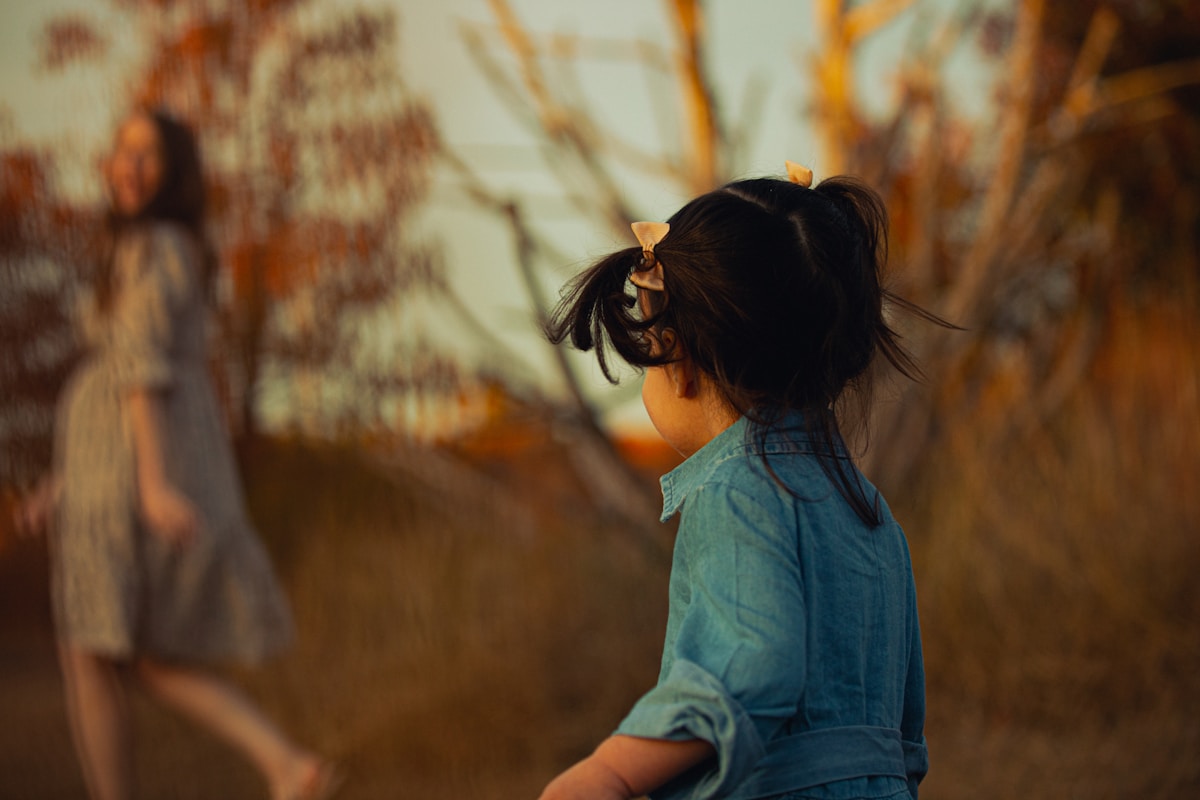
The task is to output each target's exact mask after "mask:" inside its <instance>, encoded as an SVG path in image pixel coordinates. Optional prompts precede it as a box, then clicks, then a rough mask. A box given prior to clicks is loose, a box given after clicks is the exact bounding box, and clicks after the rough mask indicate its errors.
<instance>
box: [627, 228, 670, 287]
mask: <svg viewBox="0 0 1200 800" xmlns="http://www.w3.org/2000/svg"><path fill="white" fill-rule="evenodd" d="M630 227H631V228H633V235H634V236H636V237H637V240H638V242H639V243H640V244H641V245H642V263H640V264H638V266H637V267H636V268H635V269H634V271H633V272H631V273H629V282H630V283H632V284H633V285H634V286H637V287H639V288H641V289H649V290H650V291H652V292H661V291H663V290H664V289H665V288H666V286H665V285H664V284H663V269H662V264H660V263H659V262H658V259H656V258H655V257H654V245H656V244H658V243H659V242H661V241H662V240H663V237H664V236H666V235H667V231H669V230H671V226H670V225H668V224H667V223H665V222H635V223H633V224H632V225H631V226H630Z"/></svg>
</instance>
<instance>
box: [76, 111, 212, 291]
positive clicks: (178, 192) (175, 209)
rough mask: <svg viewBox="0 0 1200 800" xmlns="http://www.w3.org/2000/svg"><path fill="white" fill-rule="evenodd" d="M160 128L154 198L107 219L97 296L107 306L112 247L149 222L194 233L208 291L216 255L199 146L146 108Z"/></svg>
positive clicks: (165, 115)
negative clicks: (138, 208) (210, 236)
mask: <svg viewBox="0 0 1200 800" xmlns="http://www.w3.org/2000/svg"><path fill="white" fill-rule="evenodd" d="M140 113H142V114H144V115H145V116H146V117H147V118H148V119H149V120H150V121H151V122H152V123H154V127H155V128H156V129H157V131H158V138H159V141H160V142H161V143H162V149H163V179H162V184H161V185H160V186H159V187H158V191H157V192H155V194H154V197H152V198H151V199H150V202H149V203H147V204H146V206H145V207H144V208H142V209H141V211H139V212H138V213H137V214H135V215H133V216H128V215H124V214H121V213H120V212H119V211H117V210H116V209H115V208H110V209H109V211H108V213H107V215H106V217H105V226H106V228H107V231H108V234H109V241H110V245H109V247H108V248H107V251H108V252H107V253H106V254H105V255H104V257H103V258H102V260H101V262H100V268H99V269H98V270H97V273H96V284H95V292H96V300H97V303H98V305H99V307H100V308H101V309H104V310H106V311H107V310H108V309H109V308H110V307H111V305H112V299H113V255H114V253H113V249H114V248H113V246H112V244H113V243H115V242H116V240H117V239H118V238H119V237H120V236H121V234H123V233H125V232H127V231H129V230H132V229H134V228H137V227H139V226H141V225H144V224H146V223H147V222H152V221H159V222H176V223H179V224H180V225H182V226H183V227H184V228H186V229H187V231H188V232H189V233H191V234H192V236H193V238H194V239H195V240H196V243H197V244H198V245H199V247H200V250H201V262H202V274H201V284H202V286H203V288H204V290H205V294H206V295H207V294H209V291H208V290H209V288H210V287H211V284H212V278H213V273H214V272H215V271H216V256H215V253H214V252H213V249H212V245H211V243H210V242H209V240H208V235H207V233H206V231H205V218H206V211H207V209H206V197H205V191H204V170H203V168H202V166H201V163H200V148H199V146H198V144H197V142H196V137H195V134H193V133H192V131H191V129H190V128H189V127H188V126H187V125H185V124H183V123H182V122H180V121H179V120H177V119H175V118H174V117H172V116H171V115H170V114H168V113H166V112H165V111H162V110H159V109H152V110H144V111H141V112H140Z"/></svg>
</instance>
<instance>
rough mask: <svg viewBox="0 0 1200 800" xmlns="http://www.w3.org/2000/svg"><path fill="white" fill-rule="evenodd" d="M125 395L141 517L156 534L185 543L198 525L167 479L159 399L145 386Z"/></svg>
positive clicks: (186, 504) (196, 531)
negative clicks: (131, 431) (135, 464)
mask: <svg viewBox="0 0 1200 800" xmlns="http://www.w3.org/2000/svg"><path fill="white" fill-rule="evenodd" d="M126 397H127V400H128V404H129V421H130V425H131V427H132V428H133V448H134V458H135V461H136V463H137V490H138V501H139V503H140V505H141V512H142V517H143V519H144V520H145V522H146V525H147V526H148V527H149V528H150V530H151V531H152V532H153V533H154V534H156V535H157V536H160V537H162V538H163V539H164V540H166V541H168V542H170V543H172V544H175V545H179V546H187V545H188V544H190V543H191V542H192V540H193V539H195V537H196V534H197V533H198V531H199V528H200V524H199V519H198V516H197V514H196V510H195V509H194V508H193V507H192V504H191V503H190V502H188V500H187V498H186V497H184V496H183V495H182V494H180V493H179V491H178V490H177V489H176V488H175V487H174V486H172V485H171V482H170V480H169V479H168V478H167V470H166V461H165V458H164V449H163V447H164V444H165V440H164V437H163V424H162V400H161V398H160V396H159V395H158V394H157V393H155V392H154V391H152V390H150V389H146V388H137V389H133V390H131V391H130V392H129V394H128V395H127V396H126Z"/></svg>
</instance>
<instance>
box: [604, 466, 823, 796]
mask: <svg viewBox="0 0 1200 800" xmlns="http://www.w3.org/2000/svg"><path fill="white" fill-rule="evenodd" d="M775 519H776V515H774V514H772V513H771V512H769V511H768V510H767V509H765V508H764V507H763V506H762V505H761V504H760V503H759V502H758V501H757V500H756V499H755V498H752V497H750V496H749V495H748V494H746V493H745V492H741V491H739V490H737V489H735V488H732V487H728V486H721V485H715V486H714V485H706V486H703V487H701V488H700V489H698V490H697V491H695V492H694V493H693V494H692V495H691V496H689V497H688V499H687V504H686V506H685V507H684V511H683V518H682V520H681V524H680V529H679V534H678V541H677V544H676V548H677V551H676V559H675V564H674V566H673V568H672V597H671V603H672V606H673V608H672V614H673V616H674V617H675V618H674V619H672V620H671V621H670V622H669V623H668V633H667V638H668V642H667V652H666V654H665V657H664V665H663V674H662V675H661V676H660V678H659V682H658V685H657V686H655V688H654V689H652V690H651V691H650V692H648V693H647V694H646V695H644V696H643V697H642V698H641V699H640V700H639V701H638V702H637V704H636V705H635V706H634V707H633V709H632V710H631V711H630V713H629V714H628V716H626V718H625V719H624V720H623V721H622V723H621V725H620V726H619V728H618V730H617V733H620V734H625V735H629V736H641V737H648V738H661V739H674V740H680V739H693V738H695V739H703V740H705V741H707V742H709V743H710V744H712V745H713V747H714V748H715V750H716V752H717V759H716V763H715V764H709V765H708V767H707V772H706V773H705V774H703V775H700V776H697V775H695V774H688V775H685V776H681V779H677V781H676V782H673V783H674V784H675V785H672V784H668V785H667V786H665V787H663V788H662V790H660V791H658V792H655V793H654V796H655V797H656V798H658V797H670V798H683V797H686V798H689V799H690V800H700V798H715V797H723V796H725V795H726V794H728V793H729V791H730V790H732V789H733V788H734V787H736V786H737V785H738V784H739V783H741V782H742V781H744V780H745V779H746V777H747V776H748V775H749V774H750V772H751V771H752V770H753V768H754V765H755V764H756V763H757V762H758V761H759V759H760V758H761V757H762V756H763V753H764V752H765V743H766V742H767V741H768V740H769V739H770V738H771V737H772V736H773V735H774V734H775V733H776V732H777V731H778V730H779V728H780V727H781V726H782V725H783V723H784V722H785V721H786V720H787V719H789V718H790V717H791V716H792V715H793V714H795V711H796V707H797V702H798V700H799V698H800V696H801V695H802V694H803V690H804V682H805V672H804V666H803V665H804V663H805V658H804V651H805V635H806V624H805V614H804V599H803V595H802V589H801V576H800V570H799V564H798V559H797V554H796V548H795V545H794V543H791V544H789V543H790V542H792V538H791V537H790V536H784V535H781V527H782V526H780V525H778V524H776V522H775ZM702 769H704V768H702Z"/></svg>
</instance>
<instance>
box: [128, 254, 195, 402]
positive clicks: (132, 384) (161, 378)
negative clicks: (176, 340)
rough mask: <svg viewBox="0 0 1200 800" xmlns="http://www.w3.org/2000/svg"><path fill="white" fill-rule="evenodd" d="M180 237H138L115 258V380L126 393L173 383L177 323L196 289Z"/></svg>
mask: <svg viewBox="0 0 1200 800" xmlns="http://www.w3.org/2000/svg"><path fill="white" fill-rule="evenodd" d="M181 235H182V234H177V233H173V232H167V231H153V232H147V233H145V234H140V235H137V236H136V238H135V239H134V240H133V241H129V242H126V243H124V245H123V246H122V250H121V251H120V252H118V254H117V259H116V263H115V265H114V266H115V272H116V275H115V278H116V280H117V287H118V288H117V293H116V298H115V302H114V305H113V310H112V315H113V319H112V328H111V336H112V341H111V348H110V353H111V357H112V359H113V363H114V366H115V371H116V375H117V381H118V383H119V384H120V385H121V386H123V387H125V388H127V389H135V388H146V389H156V388H164V387H166V386H169V385H170V383H171V378H172V376H171V359H170V355H171V347H172V341H173V324H174V321H175V319H176V316H177V314H178V313H179V310H180V308H182V307H183V306H184V305H185V303H186V300H187V295H188V292H190V291H191V290H192V279H191V271H190V269H189V265H188V262H187V258H186V255H185V253H184V247H185V243H184V242H183V241H181V240H180V236H181Z"/></svg>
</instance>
